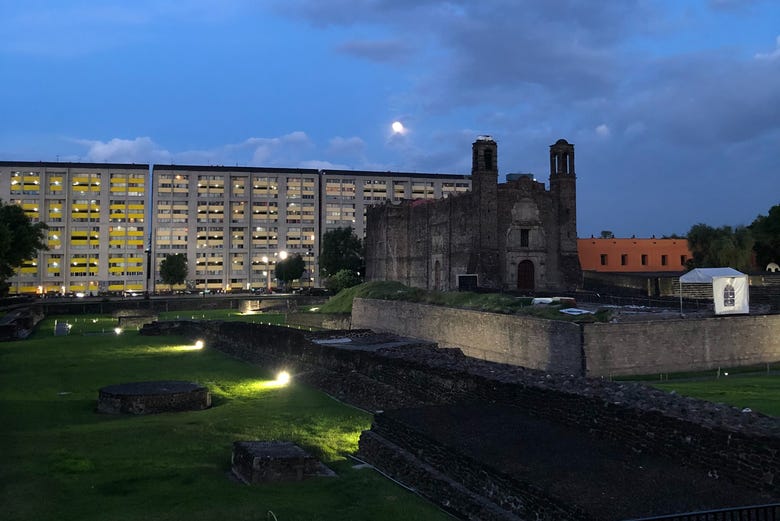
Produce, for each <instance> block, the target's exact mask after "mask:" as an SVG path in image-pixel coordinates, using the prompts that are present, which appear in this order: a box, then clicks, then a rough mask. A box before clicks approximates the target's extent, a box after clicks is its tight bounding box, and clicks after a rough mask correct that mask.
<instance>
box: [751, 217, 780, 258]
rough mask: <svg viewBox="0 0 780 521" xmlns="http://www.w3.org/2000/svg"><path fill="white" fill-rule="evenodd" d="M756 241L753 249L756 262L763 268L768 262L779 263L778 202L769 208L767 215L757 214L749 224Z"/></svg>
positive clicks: (779, 230)
mask: <svg viewBox="0 0 780 521" xmlns="http://www.w3.org/2000/svg"><path fill="white" fill-rule="evenodd" d="M749 228H750V231H751V232H752V233H753V238H754V239H755V241H756V244H755V246H753V250H754V251H755V252H756V262H757V263H758V266H759V267H760V268H761V269H764V268H765V267H766V265H767V264H769V263H770V262H778V263H780V204H778V205H775V206H773V207H772V208H770V209H769V213H767V215H759V216H758V217H756V220H755V221H753V223H752V224H751V225H750V226H749Z"/></svg>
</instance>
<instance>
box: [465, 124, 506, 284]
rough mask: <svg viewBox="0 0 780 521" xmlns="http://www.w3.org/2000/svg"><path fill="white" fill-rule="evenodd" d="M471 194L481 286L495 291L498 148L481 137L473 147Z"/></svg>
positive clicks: (497, 271) (491, 139) (485, 137)
mask: <svg viewBox="0 0 780 521" xmlns="http://www.w3.org/2000/svg"><path fill="white" fill-rule="evenodd" d="M471 150H472V156H471V191H472V192H473V194H474V201H475V208H474V213H475V222H474V224H475V228H476V229H475V230H474V233H475V241H474V242H475V247H476V254H477V255H476V259H475V261H476V263H475V264H476V265H475V266H474V268H475V270H476V272H477V273H478V275H479V285H480V286H483V287H496V286H497V285H498V284H499V283H500V282H499V281H500V274H499V269H498V216H497V213H496V209H497V207H498V145H497V144H496V142H495V141H494V140H493V138H492V137H490V136H479V137H478V138H477V140H476V141H474V143H473V144H472V146H471Z"/></svg>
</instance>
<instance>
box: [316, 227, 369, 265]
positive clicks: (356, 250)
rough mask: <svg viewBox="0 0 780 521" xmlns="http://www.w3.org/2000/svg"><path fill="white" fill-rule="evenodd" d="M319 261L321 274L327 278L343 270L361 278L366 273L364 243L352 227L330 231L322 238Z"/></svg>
mask: <svg viewBox="0 0 780 521" xmlns="http://www.w3.org/2000/svg"><path fill="white" fill-rule="evenodd" d="M319 261H320V273H321V274H322V275H323V276H325V277H332V276H333V275H335V274H337V273H338V272H340V271H341V270H349V271H351V272H353V273H355V275H356V276H358V277H359V276H360V275H359V274H361V273H365V268H364V260H363V241H361V240H360V239H358V237H357V236H356V235H355V233H354V232H353V231H352V228H351V227H346V228H336V229H335V230H329V231H327V232H326V233H325V235H323V236H322V252H321V253H320V257H319Z"/></svg>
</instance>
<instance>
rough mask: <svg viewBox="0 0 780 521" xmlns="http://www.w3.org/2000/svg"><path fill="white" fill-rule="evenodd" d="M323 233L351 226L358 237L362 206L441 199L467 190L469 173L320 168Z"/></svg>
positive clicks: (362, 227)
mask: <svg viewBox="0 0 780 521" xmlns="http://www.w3.org/2000/svg"><path fill="white" fill-rule="evenodd" d="M322 183H323V184H324V188H323V190H322V199H321V205H322V211H323V217H324V219H323V224H322V226H323V232H327V231H328V230H333V229H335V228H339V227H341V228H343V227H346V226H351V227H352V228H353V229H354V230H355V234H356V235H357V236H358V237H365V234H366V208H368V207H369V206H371V205H374V204H379V203H382V202H384V201H401V200H403V199H442V198H445V197H449V196H451V195H455V194H459V193H464V192H468V191H469V190H471V176H466V175H451V174H446V175H445V174H420V173H408V172H407V173H403V172H371V171H355V170H324V171H322Z"/></svg>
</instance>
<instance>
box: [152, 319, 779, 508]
mask: <svg viewBox="0 0 780 521" xmlns="http://www.w3.org/2000/svg"><path fill="white" fill-rule="evenodd" d="M166 333H170V334H181V335H184V336H187V337H190V338H193V339H194V338H205V340H206V346H207V347H206V348H207V349H211V348H214V349H219V350H221V351H224V352H225V353H228V354H230V355H232V356H235V357H238V358H241V359H244V360H247V361H250V362H255V363H262V364H263V365H264V366H265V367H266V368H268V369H276V368H278V367H287V368H291V370H294V371H295V372H296V374H298V373H300V376H299V378H300V379H303V380H304V381H307V382H309V383H311V384H313V385H317V386H318V387H320V388H322V389H324V390H326V391H327V392H329V393H331V394H333V395H335V396H337V397H339V398H340V399H343V400H345V401H348V402H350V403H353V404H358V405H360V406H362V407H365V408H369V409H373V410H379V409H382V410H389V409H392V408H399V407H410V406H418V405H426V404H436V403H439V404H443V403H463V402H471V403H496V404H504V405H508V406H511V407H518V408H520V409H522V410H523V411H525V412H526V413H528V414H530V415H532V416H535V417H539V418H544V419H547V420H550V421H553V422H558V423H561V424H563V425H570V426H575V427H577V428H581V429H583V430H585V431H587V432H590V433H592V434H594V435H596V436H598V437H601V438H605V439H611V440H616V441H619V442H620V443H623V444H625V445H627V446H628V447H630V448H632V449H633V450H636V451H650V452H652V453H656V454H661V455H664V456H667V457H670V458H674V459H677V460H679V461H681V462H683V463H684V464H690V465H694V466H697V467H699V468H703V469H705V470H709V471H712V472H713V473H714V474H715V475H718V476H721V477H724V478H728V479H730V480H732V481H734V482H735V483H738V484H741V485H744V486H747V487H751V488H753V489H756V490H763V491H768V492H770V493H772V494H777V493H778V491H780V450H778V447H780V422H778V420H777V419H776V418H771V417H766V416H763V415H760V414H756V413H752V412H741V411H740V410H738V409H735V408H733V407H727V406H725V405H719V404H714V403H709V402H705V401H702V400H696V399H693V398H686V397H683V396H678V395H674V394H670V393H666V392H663V391H659V390H657V389H653V388H650V387H645V386H643V385H640V384H635V383H616V382H610V381H606V380H603V379H593V378H582V377H577V376H570V375H565V374H551V373H547V372H543V371H534V370H530V369H524V368H521V367H515V366H510V365H506V364H497V363H494V362H487V361H483V360H476V359H473V358H469V357H465V356H463V355H462V354H460V353H458V352H456V351H453V350H446V349H439V348H427V347H402V348H386V349H383V350H380V351H376V352H369V351H348V350H344V349H338V348H336V347H332V346H323V345H318V344H315V343H313V342H311V341H310V340H309V337H307V336H306V335H304V334H303V333H302V332H300V331H297V330H291V329H287V328H283V327H277V326H262V325H255V324H248V323H236V322H232V323H227V322H168V323H155V324H154V325H152V326H147V327H145V328H144V330H142V334H166Z"/></svg>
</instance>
